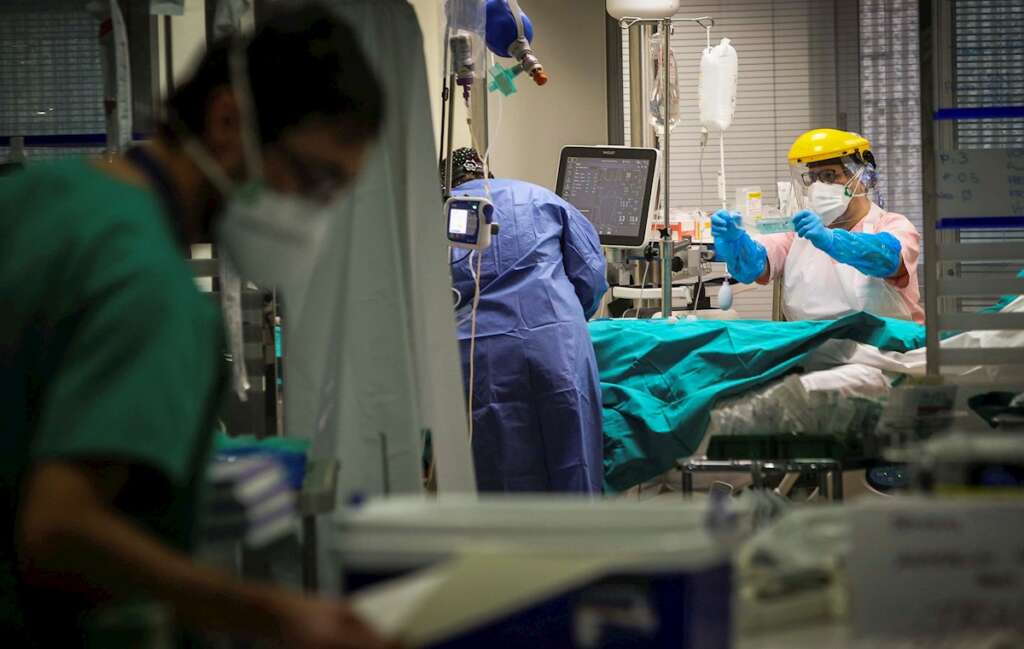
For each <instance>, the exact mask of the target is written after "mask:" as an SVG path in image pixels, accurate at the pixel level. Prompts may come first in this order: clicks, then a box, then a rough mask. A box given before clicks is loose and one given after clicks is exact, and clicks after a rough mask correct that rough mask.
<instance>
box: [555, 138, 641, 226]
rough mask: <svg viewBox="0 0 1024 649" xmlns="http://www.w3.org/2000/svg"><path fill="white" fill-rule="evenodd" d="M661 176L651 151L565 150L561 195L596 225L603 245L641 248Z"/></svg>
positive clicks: (560, 165) (589, 148)
mask: <svg viewBox="0 0 1024 649" xmlns="http://www.w3.org/2000/svg"><path fill="white" fill-rule="evenodd" d="M656 172H657V152H656V151H655V150H653V149H629V148H621V147H566V148H565V149H563V151H562V159H561V161H560V164H559V169H558V189H557V193H558V195H559V196H561V197H562V198H563V199H565V200H566V201H568V202H569V203H571V204H572V205H573V206H575V207H576V209H578V210H579V211H580V212H581V213H582V214H583V216H585V217H587V219H588V220H589V221H590V222H591V223H592V224H593V226H594V228H595V229H596V230H597V233H598V235H600V237H601V243H602V244H603V245H610V246H640V245H643V243H644V241H645V240H646V238H647V227H648V216H649V214H650V205H651V199H652V194H653V192H654V182H655V177H656Z"/></svg>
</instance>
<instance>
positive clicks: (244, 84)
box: [228, 41, 263, 182]
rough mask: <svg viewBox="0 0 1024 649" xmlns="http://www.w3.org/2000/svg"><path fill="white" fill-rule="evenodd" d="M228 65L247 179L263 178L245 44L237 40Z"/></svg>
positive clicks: (229, 56) (261, 156)
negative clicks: (236, 107) (247, 173)
mask: <svg viewBox="0 0 1024 649" xmlns="http://www.w3.org/2000/svg"><path fill="white" fill-rule="evenodd" d="M228 65H229V66H230V68H231V86H232V88H233V89H234V95H235V102H236V103H237V104H238V115H239V130H240V132H241V139H242V154H243V155H244V156H245V168H246V170H247V171H248V172H249V181H250V182H251V181H256V180H263V155H262V151H261V150H260V143H259V137H258V135H257V133H258V130H259V128H258V122H257V119H256V106H255V102H254V101H253V97H252V85H251V84H250V83H249V70H248V61H246V56H245V45H244V43H243V42H241V41H237V42H236V44H235V45H234V46H233V47H232V48H231V52H230V53H229V54H228Z"/></svg>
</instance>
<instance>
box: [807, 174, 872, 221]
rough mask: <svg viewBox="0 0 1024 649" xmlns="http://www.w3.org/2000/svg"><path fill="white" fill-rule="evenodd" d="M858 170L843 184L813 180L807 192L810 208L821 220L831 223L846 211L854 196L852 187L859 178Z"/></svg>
mask: <svg viewBox="0 0 1024 649" xmlns="http://www.w3.org/2000/svg"><path fill="white" fill-rule="evenodd" d="M860 176H861V174H860V172H858V173H857V175H856V176H854V177H853V179H852V180H850V182H848V183H846V184H845V185H839V184H836V183H823V182H821V181H817V182H815V183H814V184H813V185H811V189H810V192H809V199H810V206H811V209H812V210H814V211H815V212H817V214H818V216H820V217H821V222H822V223H824V224H825V225H831V224H832V223H834V222H835V220H836V219H838V218H839V217H840V216H842V215H843V214H845V213H846V209H847V208H848V207H849V206H850V201H852V200H853V197H854V193H853V192H854V188H855V187H856V186H857V182H858V181H859V180H860Z"/></svg>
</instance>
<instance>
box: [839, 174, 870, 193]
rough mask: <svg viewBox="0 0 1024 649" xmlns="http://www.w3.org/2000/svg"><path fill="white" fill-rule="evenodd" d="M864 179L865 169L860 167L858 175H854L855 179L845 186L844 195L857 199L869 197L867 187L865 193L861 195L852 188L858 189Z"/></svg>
mask: <svg viewBox="0 0 1024 649" xmlns="http://www.w3.org/2000/svg"><path fill="white" fill-rule="evenodd" d="M862 178H864V167H860V168H859V169H858V170H857V173H855V174H854V175H853V178H851V179H850V181H849V182H848V183H846V184H845V185H844V186H843V193H844V194H846V195H847V196H849V197H850V198H856V197H858V196H867V195H868V192H867V187H865V188H864V191H863V192H861V193H859V194H857V193H855V192H854V191H853V190H852V189H851V186H853V187H856V185H857V183H859V182H860V181H861V179H862Z"/></svg>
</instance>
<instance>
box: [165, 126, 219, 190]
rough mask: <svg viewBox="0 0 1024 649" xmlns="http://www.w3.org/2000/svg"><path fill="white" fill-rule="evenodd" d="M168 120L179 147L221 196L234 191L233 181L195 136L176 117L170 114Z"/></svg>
mask: <svg viewBox="0 0 1024 649" xmlns="http://www.w3.org/2000/svg"><path fill="white" fill-rule="evenodd" d="M168 122H169V125H170V127H171V130H172V131H174V134H175V135H176V136H177V137H178V141H179V142H181V148H182V149H184V150H185V153H187V154H188V156H189V157H190V158H192V162H194V163H196V166H197V167H199V170H200V171H202V172H203V174H204V175H205V176H206V177H207V179H208V180H209V181H210V182H211V183H213V186H214V187H216V188H217V191H219V192H220V193H221V196H224V197H225V198H227V197H228V196H230V195H231V194H232V193H233V192H234V189H235V183H234V181H232V180H231V178H229V177H228V175H227V174H226V173H224V170H223V169H222V168H221V166H220V165H219V164H218V163H217V161H216V160H214V159H213V156H212V155H210V153H209V151H207V150H206V147H205V146H203V145H202V144H200V142H199V140H198V139H197V138H196V136H194V135H192V133H190V132H189V130H188V128H186V127H185V125H184V124H182V123H181V121H180V120H179V119H178V118H177V117H174V116H172V117H171V119H170V120H168Z"/></svg>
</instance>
